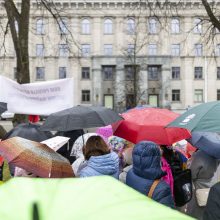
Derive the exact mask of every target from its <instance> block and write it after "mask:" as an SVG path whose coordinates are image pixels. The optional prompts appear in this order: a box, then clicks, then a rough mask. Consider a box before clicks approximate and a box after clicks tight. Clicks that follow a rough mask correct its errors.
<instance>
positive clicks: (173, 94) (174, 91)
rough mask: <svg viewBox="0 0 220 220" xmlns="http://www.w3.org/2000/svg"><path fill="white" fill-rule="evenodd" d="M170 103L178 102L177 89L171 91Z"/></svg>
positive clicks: (178, 93)
mask: <svg viewBox="0 0 220 220" xmlns="http://www.w3.org/2000/svg"><path fill="white" fill-rule="evenodd" d="M172 101H173V102H179V101H180V90H179V89H173V90H172Z"/></svg>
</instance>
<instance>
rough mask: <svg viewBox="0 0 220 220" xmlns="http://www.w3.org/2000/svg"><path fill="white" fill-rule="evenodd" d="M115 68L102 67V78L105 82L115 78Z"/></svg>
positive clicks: (110, 66)
mask: <svg viewBox="0 0 220 220" xmlns="http://www.w3.org/2000/svg"><path fill="white" fill-rule="evenodd" d="M115 71H116V70H115V66H113V65H103V66H102V78H103V80H104V81H112V80H113V79H114V76H115Z"/></svg>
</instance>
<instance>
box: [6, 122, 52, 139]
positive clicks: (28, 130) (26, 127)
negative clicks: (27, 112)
mask: <svg viewBox="0 0 220 220" xmlns="http://www.w3.org/2000/svg"><path fill="white" fill-rule="evenodd" d="M16 136H18V137H22V138H26V139H28V140H31V141H37V142H41V141H44V140H46V139H49V138H51V137H53V135H52V133H51V132H45V131H41V130H40V125H39V124H32V123H22V124H19V125H17V126H16V127H15V128H13V129H12V130H10V131H9V132H8V133H7V134H6V135H5V136H4V138H3V139H4V140H5V139H8V138H11V137H16Z"/></svg>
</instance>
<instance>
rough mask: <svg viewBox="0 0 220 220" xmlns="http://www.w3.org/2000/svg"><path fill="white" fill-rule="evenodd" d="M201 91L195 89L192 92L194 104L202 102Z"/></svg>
mask: <svg viewBox="0 0 220 220" xmlns="http://www.w3.org/2000/svg"><path fill="white" fill-rule="evenodd" d="M203 95H204V94H203V89H195V90H194V102H195V103H198V102H204V101H203V100H204V98H203Z"/></svg>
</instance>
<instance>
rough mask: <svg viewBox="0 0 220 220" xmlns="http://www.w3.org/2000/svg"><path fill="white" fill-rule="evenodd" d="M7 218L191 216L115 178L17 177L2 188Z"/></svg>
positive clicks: (170, 219)
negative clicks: (150, 197) (157, 201)
mask: <svg viewBox="0 0 220 220" xmlns="http://www.w3.org/2000/svg"><path fill="white" fill-rule="evenodd" d="M0 198H1V201H2V202H1V205H0V216H1V219H4V220H18V219H21V220H33V219H39V220H61V219H62V220H73V219H76V220H103V219H105V220H119V219H120V220H134V219H135V220H142V219H143V220H147V219H149V220H156V219H157V220H161V219H165V220H166V219H167V220H177V219H178V220H185V219H191V218H190V217H188V216H186V215H183V214H181V213H179V212H177V211H175V210H172V209H170V208H168V207H166V206H163V205H161V204H159V203H156V202H155V201H153V200H151V199H149V198H147V197H146V196H144V195H142V194H140V193H138V192H136V191H135V190H133V189H131V188H129V187H128V186H126V185H125V184H123V183H121V182H119V181H118V180H115V179H114V178H112V177H107V176H101V177H89V178H83V179H77V178H70V179H40V178H39V179H38V178H35V179H34V178H33V179H31V178H14V179H12V180H10V181H9V182H7V183H5V184H3V185H2V186H1V187H0Z"/></svg>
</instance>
